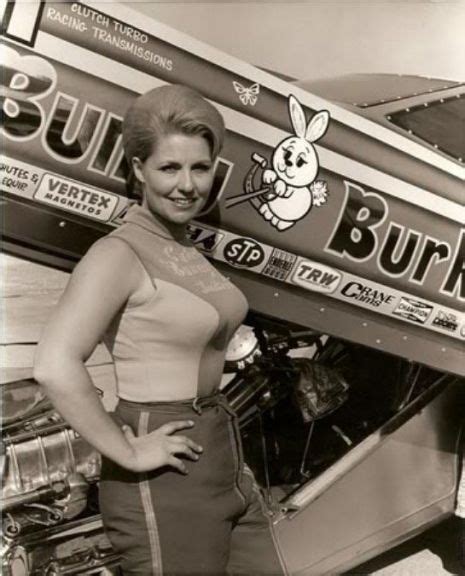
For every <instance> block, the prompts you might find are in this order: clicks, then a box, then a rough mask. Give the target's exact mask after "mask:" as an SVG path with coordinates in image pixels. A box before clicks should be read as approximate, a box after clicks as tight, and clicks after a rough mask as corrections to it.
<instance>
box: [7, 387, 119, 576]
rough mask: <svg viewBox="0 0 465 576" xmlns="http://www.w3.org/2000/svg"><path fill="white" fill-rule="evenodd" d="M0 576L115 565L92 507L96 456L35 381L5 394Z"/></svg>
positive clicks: (96, 569) (87, 570)
mask: <svg viewBox="0 0 465 576" xmlns="http://www.w3.org/2000/svg"><path fill="white" fill-rule="evenodd" d="M3 405H4V410H3V419H2V427H3V439H2V492H1V504H2V511H3V514H2V523H3V527H2V528H3V529H2V535H3V539H2V567H3V571H4V574H8V575H10V576H19V575H25V574H37V575H45V574H47V575H55V574H56V575H58V574H83V573H85V574H91V573H92V574H93V573H98V572H101V571H102V570H107V569H109V568H110V567H111V566H116V565H117V558H116V556H115V554H114V553H113V551H112V550H111V546H110V544H109V542H108V541H107V539H106V537H105V535H104V533H103V529H102V524H101V521H100V518H99V515H98V506H97V503H96V489H97V481H98V479H99V473H100V456H99V454H98V453H97V452H96V451H95V450H94V449H93V448H92V447H91V446H90V445H89V444H88V443H87V442H86V441H85V440H83V439H82V438H81V437H80V436H79V435H78V434H77V433H76V432H75V431H74V430H72V429H71V428H70V427H69V426H68V425H67V424H66V423H65V422H64V421H63V419H62V418H61V416H60V415H59V414H58V413H57V412H56V411H55V410H54V409H53V407H52V406H51V404H50V402H49V401H48V400H47V398H46V397H45V396H44V395H43V393H42V392H41V390H40V389H39V387H38V386H37V384H36V383H35V382H34V381H33V380H22V381H19V382H14V383H11V384H8V385H6V387H5V391H4V393H3Z"/></svg>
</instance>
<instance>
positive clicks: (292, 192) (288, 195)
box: [226, 95, 329, 232]
mask: <svg viewBox="0 0 465 576" xmlns="http://www.w3.org/2000/svg"><path fill="white" fill-rule="evenodd" d="M288 108H289V116H290V119H291V124H292V128H293V131H294V134H293V135H292V136H289V137H287V138H285V139H284V140H282V141H281V142H279V144H278V145H277V146H276V147H275V149H274V150H273V153H272V158H271V167H270V166H268V162H267V160H266V158H263V156H261V155H260V154H258V153H254V154H252V161H253V162H254V164H253V165H252V167H251V168H250V170H249V172H248V174H247V176H246V178H245V182H244V190H245V192H244V193H243V194H239V195H237V196H233V197H231V198H229V199H228V200H227V201H226V207H227V208H232V207H233V206H236V205H238V204H242V202H246V201H248V202H250V203H251V204H252V206H253V207H254V208H255V209H256V210H257V211H258V213H259V214H260V215H261V216H262V218H264V219H265V220H266V221H267V222H269V223H270V224H271V225H272V226H274V227H275V228H276V229H277V230H278V231H279V232H284V231H285V230H288V229H289V228H291V227H292V226H294V224H295V223H296V222H298V221H299V220H302V219H303V218H305V216H306V215H307V214H308V213H309V212H310V210H311V209H312V208H313V207H314V206H322V205H323V204H325V203H326V201H327V198H328V187H327V183H326V182H325V181H324V180H317V179H316V177H317V175H318V170H319V160H318V155H317V153H316V150H315V147H314V146H313V143H314V142H316V141H317V140H319V139H320V138H322V137H323V136H324V134H325V133H326V130H327V129H328V125H329V112H328V111H327V110H320V111H319V112H318V113H317V114H315V115H314V116H313V117H312V118H311V120H310V122H309V123H308V124H307V120H306V117H305V111H304V109H303V107H302V105H301V104H300V102H299V101H298V100H297V98H295V96H293V95H291V96H290V97H289V100H288ZM259 168H261V169H262V174H261V183H260V185H259V186H258V189H255V188H254V178H255V175H256V173H257V171H258V169H259Z"/></svg>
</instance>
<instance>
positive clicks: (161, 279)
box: [99, 205, 247, 402]
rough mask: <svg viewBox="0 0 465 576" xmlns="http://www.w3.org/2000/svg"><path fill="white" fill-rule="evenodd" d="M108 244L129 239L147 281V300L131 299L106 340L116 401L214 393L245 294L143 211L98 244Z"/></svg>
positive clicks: (243, 309)
mask: <svg viewBox="0 0 465 576" xmlns="http://www.w3.org/2000/svg"><path fill="white" fill-rule="evenodd" d="M106 238H118V239H119V240H122V241H124V242H125V243H126V244H127V245H128V246H129V247H130V248H131V250H132V251H133V252H134V254H135V256H136V257H137V258H138V259H139V261H140V263H141V264H142V266H143V268H144V269H145V272H146V274H147V277H148V279H149V280H150V284H149V285H150V290H149V292H148V294H147V297H146V299H145V300H144V301H143V302H140V301H138V302H131V298H129V300H128V302H127V303H126V304H125V306H124V307H123V309H122V310H121V311H120V312H119V313H118V314H117V316H116V317H115V318H114V319H113V321H112V323H111V325H110V326H109V328H108V330H107V332H106V334H105V338H104V340H105V343H106V345H107V347H108V349H109V351H110V353H111V354H112V356H113V359H114V365H115V371H116V380H117V394H118V396H119V397H120V398H122V399H125V400H130V401H134V402H158V401H176V400H184V399H188V398H194V397H201V396H206V395H209V394H212V393H213V392H215V391H216V390H217V389H218V387H219V385H220V383H221V377H222V373H223V365H224V358H225V354H226V348H227V345H228V342H229V340H230V339H231V337H232V335H233V334H234V332H235V330H236V329H237V328H238V326H239V325H240V324H241V322H242V321H243V320H244V317H245V315H246V312H247V302H246V299H245V297H244V295H243V294H242V292H240V291H239V290H238V288H236V287H235V286H234V285H233V284H232V283H231V282H229V280H227V279H226V278H225V277H224V276H222V275H221V274H220V273H219V272H218V271H217V270H216V269H215V268H214V267H213V266H212V265H211V264H210V263H209V262H208V260H207V259H206V258H205V257H204V256H203V255H202V254H200V252H199V251H198V250H197V248H195V246H194V245H193V244H192V243H191V242H190V241H189V240H187V239H186V238H185V235H184V233H183V234H182V237H181V236H180V235H179V233H176V230H175V229H174V228H173V230H170V229H169V228H168V227H167V226H166V225H164V224H163V223H161V222H160V221H159V220H157V219H156V218H155V217H154V216H153V215H152V213H151V212H150V211H149V210H147V209H145V208H142V207H141V206H138V205H135V206H132V207H131V208H130V209H129V210H128V212H127V214H126V217H125V219H124V223H123V224H122V225H121V226H120V227H119V228H118V229H117V230H115V231H113V232H111V233H110V234H109V235H108V236H106V237H105V238H103V239H101V240H99V242H105V241H106ZM149 280H147V281H149Z"/></svg>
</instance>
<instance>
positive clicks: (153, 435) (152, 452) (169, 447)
mask: <svg viewBox="0 0 465 576" xmlns="http://www.w3.org/2000/svg"><path fill="white" fill-rule="evenodd" d="M193 426H194V422H192V420H177V421H173V422H168V423H167V424H163V426H160V428H157V429H156V430H154V431H153V432H150V433H149V434H146V435H144V436H136V435H135V434H134V432H133V431H132V430H131V427H130V426H127V425H124V426H123V427H122V431H123V434H124V436H125V437H126V440H127V441H128V442H129V444H130V445H131V448H132V452H133V458H132V461H131V463H130V464H129V466H127V467H128V468H130V469H131V470H132V471H133V472H149V471H151V470H155V469H157V468H161V467H163V466H171V467H173V468H176V469H177V470H179V472H182V473H183V474H187V468H186V466H185V464H184V462H183V461H182V460H181V458H180V457H184V458H188V459H189V460H194V461H196V460H198V459H199V454H201V453H202V450H203V448H202V447H201V446H200V445H199V444H197V443H196V442H194V441H193V440H191V438H188V437H187V436H184V435H182V434H176V432H179V431H180V430H185V429H186V428H192V427H193Z"/></svg>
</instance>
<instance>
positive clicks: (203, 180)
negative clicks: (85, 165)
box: [133, 133, 214, 224]
mask: <svg viewBox="0 0 465 576" xmlns="http://www.w3.org/2000/svg"><path fill="white" fill-rule="evenodd" d="M133 167H134V173H135V175H136V177H137V179H138V180H139V181H140V182H141V183H142V187H143V202H142V205H143V206H144V207H146V208H148V209H149V210H150V211H151V212H152V213H153V214H155V215H157V216H161V217H162V218H163V219H164V220H166V221H168V222H171V223H173V224H187V223H188V222H189V220H191V219H192V218H194V217H195V216H197V214H199V212H200V211H201V210H202V208H203V206H204V205H205V203H206V201H207V198H208V195H209V193H210V189H211V186H212V183H213V174H214V162H213V159H212V157H211V152H210V146H209V144H208V142H207V140H206V139H205V138H204V137H203V136H200V135H186V134H179V133H173V134H168V135H166V136H163V137H162V138H161V139H160V140H159V141H158V142H157V144H156V146H155V148H154V150H153V152H152V154H151V155H150V156H149V157H148V158H147V159H146V160H145V162H142V161H141V160H140V159H139V158H133Z"/></svg>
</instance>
